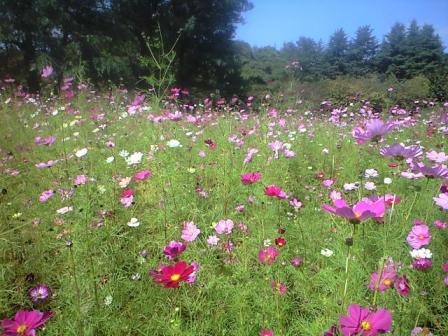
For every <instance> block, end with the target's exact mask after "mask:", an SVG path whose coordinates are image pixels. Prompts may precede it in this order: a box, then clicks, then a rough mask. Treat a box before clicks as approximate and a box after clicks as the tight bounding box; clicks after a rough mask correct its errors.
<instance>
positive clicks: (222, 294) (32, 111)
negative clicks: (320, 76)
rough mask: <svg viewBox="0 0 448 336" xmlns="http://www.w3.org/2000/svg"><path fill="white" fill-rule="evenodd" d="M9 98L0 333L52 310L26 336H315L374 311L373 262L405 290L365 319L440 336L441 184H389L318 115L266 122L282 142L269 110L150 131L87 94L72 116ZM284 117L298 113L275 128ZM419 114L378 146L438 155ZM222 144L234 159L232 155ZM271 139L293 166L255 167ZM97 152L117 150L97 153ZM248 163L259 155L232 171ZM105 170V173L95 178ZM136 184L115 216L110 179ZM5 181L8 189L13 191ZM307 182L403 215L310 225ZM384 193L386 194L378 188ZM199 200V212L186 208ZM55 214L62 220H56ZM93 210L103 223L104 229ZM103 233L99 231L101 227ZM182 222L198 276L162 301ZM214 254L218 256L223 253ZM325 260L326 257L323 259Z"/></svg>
mask: <svg viewBox="0 0 448 336" xmlns="http://www.w3.org/2000/svg"><path fill="white" fill-rule="evenodd" d="M6 98H7V97H2V100H3V103H2V104H1V105H0V139H1V140H0V141H1V146H0V149H1V151H0V156H1V158H2V160H1V166H0V168H1V171H3V173H2V174H1V175H0V185H1V187H2V188H3V190H5V192H4V194H2V195H1V196H0V221H1V227H0V251H1V253H0V261H1V264H2V267H1V268H0V316H1V317H2V318H6V317H10V316H13V315H14V313H15V312H16V311H17V310H19V309H31V308H32V307H35V308H38V309H40V310H50V309H51V310H53V311H54V312H55V317H54V318H53V319H51V320H50V321H49V322H48V323H47V324H46V325H45V328H44V330H41V331H39V332H38V334H39V335H95V336H98V335H151V336H154V335H163V336H165V335H192V336H193V335H198V336H199V335H204V336H205V335H216V336H218V335H232V336H238V335H257V334H258V332H259V331H260V330H261V329H272V330H274V332H275V334H276V335H312V336H314V335H321V334H322V332H323V331H324V330H327V329H328V328H329V327H330V326H331V325H332V324H334V323H336V322H337V321H338V318H339V316H340V315H343V314H345V313H346V311H347V306H348V304H350V303H358V304H360V305H361V306H364V307H367V306H369V305H371V304H372V303H373V300H374V293H373V292H372V291H371V290H369V288H368V286H367V284H368V282H369V280H370V274H371V273H373V272H376V271H378V270H379V269H381V265H382V262H383V260H384V258H385V257H392V258H393V259H394V261H395V262H396V263H401V264H402V270H401V271H400V274H406V275H407V277H408V278H409V282H410V286H411V294H410V295H409V297H406V298H405V297H401V296H399V295H398V294H397V292H396V291H395V290H394V289H390V290H388V291H386V292H381V293H378V295H377V297H376V302H375V303H376V305H377V306H378V307H383V308H387V309H389V310H390V311H391V312H392V314H393V332H392V333H391V334H392V335H399V336H402V335H409V334H410V331H411V330H412V329H413V328H414V327H415V326H426V327H429V328H431V330H432V332H433V333H434V335H439V336H442V335H446V334H448V317H447V315H446V310H447V308H448V294H447V293H448V290H447V288H446V287H445V286H444V284H443V277H444V274H443V272H442V269H441V265H442V264H443V262H444V261H446V259H447V258H448V251H447V250H446V246H447V243H448V235H447V231H446V230H445V231H443V230H437V229H436V228H435V227H433V226H432V222H433V221H434V220H436V219H441V220H445V221H446V220H447V214H446V212H444V213H443V212H441V211H440V210H439V208H437V207H436V206H435V205H434V202H433V200H432V197H433V196H435V195H436V192H437V190H438V187H439V185H440V182H441V181H440V180H437V179H434V180H428V181H426V180H425V179H424V180H407V179H403V178H400V177H399V174H398V173H399V171H400V169H399V168H393V169H391V168H389V167H388V166H387V162H388V160H387V159H385V158H383V157H381V156H380V155H379V153H378V148H379V147H378V145H376V144H371V145H370V144H366V145H363V146H360V145H357V144H356V142H355V140H354V139H353V138H352V136H351V134H350V132H351V129H352V128H353V125H354V124H355V123H354V122H352V121H349V122H348V124H347V125H346V126H341V125H338V126H335V125H333V124H331V123H329V122H327V121H326V119H327V118H326V117H325V118H324V117H321V116H320V115H319V112H318V110H314V112H313V113H312V114H311V115H305V113H304V112H305V111H303V110H301V109H300V106H299V107H297V106H276V107H277V108H278V109H279V111H280V114H281V117H284V118H285V119H286V126H285V127H281V126H280V125H279V123H278V118H277V119H276V118H269V117H268V116H267V113H266V109H267V108H262V109H261V111H260V112H259V113H254V114H252V115H249V117H248V118H247V120H242V119H241V118H240V116H239V114H238V113H235V112H230V111H229V110H230V108H228V111H224V110H223V109H221V110H220V112H217V111H214V112H213V113H205V112H204V113H202V121H200V122H197V123H195V124H193V123H188V122H186V121H185V120H182V121H177V122H175V121H163V122H161V123H153V122H151V121H149V120H148V119H147V116H148V114H149V113H156V112H155V111H156V110H157V108H156V107H155V106H151V105H147V111H142V112H141V113H139V114H137V115H135V116H130V117H129V116H128V117H124V115H123V113H124V112H125V111H126V104H127V103H128V100H127V99H128V97H126V96H122V95H118V94H117V96H116V97H115V100H114V101H113V102H111V100H109V99H107V98H104V97H101V96H100V95H93V94H87V93H80V94H78V95H77V97H75V99H74V100H73V101H72V102H71V103H67V102H66V101H64V100H62V99H61V98H57V97H52V98H42V100H38V101H36V102H35V103H29V102H28V103H27V102H25V101H24V100H23V99H21V98H13V99H12V100H11V101H10V102H9V103H5V101H6ZM70 107H71V108H73V109H74V111H75V113H70V112H69V110H70ZM288 107H293V108H298V111H296V112H295V113H294V114H293V115H290V116H289V115H286V116H284V115H283V111H286V108H288ZM92 109H95V112H96V113H105V119H103V120H100V121H95V120H92V118H91V115H92V113H93V112H92V111H93V110H92ZM148 109H149V110H148ZM353 109H354V108H353ZM56 112H57V113H56ZM432 112H437V108H434V109H433V110H427V111H424V113H422V116H421V117H417V124H416V126H414V127H400V129H399V131H395V132H393V133H391V134H389V135H387V137H386V141H385V142H384V143H385V144H386V143H387V144H391V143H394V142H406V143H415V142H416V141H420V143H421V145H422V146H423V147H424V148H425V150H430V149H437V150H438V151H441V150H443V148H444V146H446V135H445V138H444V135H443V134H442V133H435V134H434V136H433V137H432V138H429V137H426V135H425V130H426V126H425V123H424V121H425V120H429V119H430V118H435V117H434V116H432V115H431V113H432ZM102 125H105V127H104V126H102ZM300 125H302V126H300ZM299 126H300V127H299ZM299 129H302V130H303V129H305V130H306V131H304V132H300V131H299ZM250 130H253V133H252V134H250V133H251V132H249V131H250ZM233 134H236V135H237V136H238V138H240V139H242V140H243V141H244V145H242V146H241V147H238V146H236V145H235V144H233V143H230V142H229V141H228V139H229V137H230V136H231V135H233ZM48 135H54V136H56V138H57V139H56V142H55V143H54V144H53V145H51V146H36V145H35V144H34V138H35V137H36V136H48ZM170 139H177V140H179V142H180V143H181V144H182V147H179V148H170V147H168V146H167V145H166V143H167V141H168V140H170ZM206 139H212V140H213V141H214V142H215V143H216V145H217V148H216V150H211V149H210V148H208V147H207V146H206V145H205V144H204V141H205V140H206ZM274 139H279V140H280V141H282V142H288V143H290V144H291V146H292V147H291V149H292V150H294V151H295V153H296V156H295V157H293V158H285V157H283V156H282V155H280V158H279V159H268V158H269V157H270V156H272V152H271V150H270V149H269V147H268V146H267V144H268V143H269V142H271V141H273V140H274ZM108 140H111V141H113V142H114V143H115V148H108V147H107V146H106V145H105V143H106V141H108ZM81 148H87V149H88V153H87V155H85V156H84V157H82V158H77V157H76V156H74V153H75V152H76V151H77V150H79V149H81ZM249 148H256V149H258V150H259V152H258V154H256V155H255V156H254V159H253V162H251V163H249V164H247V165H244V164H243V160H244V157H245V154H246V151H247V150H248V149H249ZM324 148H326V149H328V154H325V153H323V149H324ZM122 150H126V151H128V152H129V153H133V152H142V153H144V158H143V160H142V162H141V163H140V164H138V165H136V166H128V165H127V164H126V162H125V160H124V159H123V158H122V157H120V155H119V152H120V151H122ZM201 150H203V151H205V153H206V156H205V157H203V158H202V157H200V156H199V155H198V154H199V151H201ZM110 156H113V157H114V158H115V160H114V161H113V162H112V163H107V162H106V159H107V158H108V157H110ZM54 159H66V160H65V161H64V160H63V161H61V162H59V163H57V164H56V165H55V166H53V167H51V168H47V169H37V168H36V167H35V164H36V163H39V162H47V161H48V160H54ZM368 168H374V169H376V170H377V171H378V173H379V178H377V179H375V180H374V181H375V183H376V185H377V190H376V191H375V192H369V191H367V190H365V189H363V188H362V185H363V183H364V182H365V179H364V177H363V173H364V171H365V170H366V169H368ZM143 169H149V170H151V172H152V174H153V176H152V177H151V178H149V179H148V180H146V181H144V182H140V183H135V182H131V184H130V186H132V187H133V188H134V189H135V199H134V201H135V204H133V205H132V206H131V207H129V208H125V207H123V206H122V205H121V204H120V202H119V200H120V192H121V191H122V189H121V188H120V186H119V183H118V182H119V178H124V177H130V176H132V175H133V174H134V173H135V172H137V171H140V170H143ZM13 170H17V171H18V172H19V173H20V174H19V175H17V176H11V173H12V172H13ZM249 171H260V172H261V173H262V174H263V177H262V179H261V181H260V182H258V183H256V184H254V185H250V186H245V185H243V184H242V183H241V182H240V175H241V174H243V173H246V172H249ZM319 172H323V173H324V175H325V177H326V178H334V179H335V180H336V183H335V185H334V186H333V187H332V189H335V190H339V191H342V190H343V184H344V183H348V182H355V181H359V182H361V188H360V189H359V190H357V191H355V192H350V193H346V194H344V197H346V198H347V199H348V200H349V201H350V203H352V202H356V201H357V200H358V199H359V198H360V197H364V196H368V195H371V194H374V193H375V194H379V195H383V194H385V193H390V194H395V195H397V196H399V197H400V198H401V200H402V201H401V203H400V204H397V205H396V206H395V207H394V210H393V212H392V213H390V210H389V212H388V213H387V214H386V216H385V223H384V224H378V223H376V222H373V221H371V220H369V221H366V222H364V223H362V224H359V225H356V226H353V225H351V224H348V223H347V222H346V221H344V220H342V219H340V218H337V217H334V216H332V215H330V214H328V213H326V212H324V211H322V210H321V205H322V204H324V203H328V202H329V199H328V190H327V189H325V188H323V187H322V186H321V180H320V179H318V178H316V174H317V173H319ZM81 174H84V175H87V176H88V177H89V181H88V182H87V183H86V184H85V185H80V186H78V187H76V188H75V187H74V184H73V180H74V178H75V177H76V176H77V175H81ZM12 175H14V173H12ZM385 177H390V178H392V180H393V183H392V184H390V185H386V184H384V183H382V181H383V178H385ZM269 184H277V185H279V186H281V187H282V188H283V189H284V190H285V191H286V192H287V193H288V195H290V196H291V197H292V196H294V197H296V198H298V199H300V200H301V201H302V202H303V204H304V206H303V208H301V209H299V210H298V211H295V210H294V209H293V208H292V207H291V206H290V205H289V204H288V202H287V201H286V200H277V199H272V198H269V197H267V196H265V195H264V192H263V189H264V188H263V186H266V185H269ZM198 185H199V186H201V187H202V188H203V189H204V190H205V191H207V192H208V194H209V196H208V197H206V198H204V197H201V196H200V195H198V193H197V192H196V191H195V188H196V187H197V186H198ZM70 188H73V190H74V194H73V196H72V197H71V198H68V199H65V200H64V199H63V198H62V197H61V196H60V195H59V194H58V193H56V195H55V196H54V197H53V198H51V199H50V200H49V201H48V202H46V203H40V202H39V195H40V194H41V193H42V192H43V191H44V190H48V189H52V190H57V189H70ZM250 195H254V196H255V197H256V201H255V202H254V203H249V202H248V201H247V199H248V197H249V196H250ZM240 204H244V205H245V211H244V212H242V213H239V212H237V211H235V207H236V206H237V205H240ZM65 206H72V207H73V211H71V212H68V213H67V214H64V215H60V214H57V213H56V210H57V209H60V208H62V207H65ZM101 210H108V211H111V212H112V215H111V216H110V217H106V218H104V219H103V218H101V216H99V215H98V211H101ZM132 217H136V218H138V219H139V221H140V223H141V225H140V226H139V227H137V228H132V227H128V226H127V225H126V223H127V222H129V220H130V219H131V218H132ZM227 218H230V219H232V220H233V221H234V222H235V224H237V223H244V224H246V225H247V226H248V229H249V230H248V234H244V233H242V232H240V231H238V230H236V229H235V230H234V232H233V233H232V234H231V236H230V239H231V240H232V242H233V244H234V250H233V251H232V252H231V253H229V252H226V251H224V250H223V249H222V248H220V247H218V248H211V247H209V246H208V245H207V242H206V240H207V237H208V236H209V235H213V234H216V233H215V231H214V229H213V223H216V222H218V221H219V220H221V219H227ZM415 218H421V219H423V220H424V221H425V222H427V223H428V225H429V226H430V229H431V233H432V242H431V244H430V245H429V248H430V249H431V251H432V252H433V267H432V268H431V269H430V270H428V271H419V270H413V269H411V268H410V267H409V265H410V263H411V261H412V259H411V257H410V255H409V251H410V247H409V246H408V245H407V244H406V236H407V234H408V233H409V231H410V228H411V226H412V221H413V220H414V219H415ZM100 220H101V221H102V222H104V225H103V226H101V227H98V225H96V224H97V223H98V221H100ZM184 221H193V222H195V223H196V224H197V225H198V227H199V228H200V230H201V234H200V236H199V237H198V239H197V240H196V241H194V242H192V243H189V244H188V247H187V249H186V251H185V252H184V254H183V255H182V256H181V259H182V260H186V261H188V262H189V261H193V260H194V261H196V262H198V263H199V265H200V270H199V272H198V277H197V280H196V283H195V284H193V285H188V284H182V286H181V287H180V288H179V289H165V288H163V287H161V286H158V285H156V284H154V282H153V280H152V279H151V277H150V276H149V275H148V271H149V270H151V269H155V268H157V266H158V265H159V264H161V263H167V260H166V258H165V257H164V256H163V253H162V251H163V247H164V246H165V245H166V244H167V243H168V242H169V241H171V240H177V241H180V240H181V238H180V236H181V231H182V223H183V222H184ZM278 228H284V229H285V230H286V231H285V233H284V234H283V235H282V236H284V237H285V238H286V240H287V244H286V246H285V247H283V248H281V250H280V255H279V257H278V259H277V260H276V262H275V263H274V264H273V265H270V266H269V265H263V264H261V263H260V262H259V261H258V259H257V254H258V251H259V250H260V249H261V247H262V246H263V242H264V241H265V240H266V239H270V240H271V241H272V243H273V242H274V239H275V238H277V237H278V236H280V235H279V234H278V233H277V229H278ZM348 237H353V246H352V247H351V248H350V255H349V257H348V272H346V261H347V253H348V249H349V247H348V246H347V245H346V243H345V241H346V238H348ZM220 238H221V243H222V242H223V241H225V240H226V237H223V236H221V237H220ZM324 248H328V249H331V250H332V251H333V252H334V255H333V256H331V257H325V256H323V255H322V254H321V250H322V249H324ZM143 250H146V251H147V254H148V255H147V257H146V258H144V257H142V256H141V252H142V251H143ZM294 256H300V257H301V258H303V260H304V264H303V265H302V266H300V267H297V268H295V267H293V266H292V265H291V264H290V260H291V259H292V258H293V257H294ZM272 280H276V281H279V282H283V283H285V284H286V285H287V287H288V291H287V293H286V294H285V295H279V294H277V293H276V292H275V291H274V290H273V289H272V288H271V281H272ZM37 283H45V284H47V285H48V286H50V288H51V289H52V291H53V296H52V297H51V299H50V300H48V301H47V302H44V303H38V304H35V305H34V306H33V304H32V302H31V301H30V300H29V298H28V295H27V290H28V289H29V288H30V287H32V286H33V285H35V284H37ZM346 283H347V290H346V295H345V297H344V287H345V285H346Z"/></svg>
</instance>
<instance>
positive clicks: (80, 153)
mask: <svg viewBox="0 0 448 336" xmlns="http://www.w3.org/2000/svg"><path fill="white" fill-rule="evenodd" d="M87 152H88V150H87V148H83V149H80V150H78V151H76V153H75V156H76V157H77V158H81V157H83V156H84V155H86V154H87Z"/></svg>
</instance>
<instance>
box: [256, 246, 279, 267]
mask: <svg viewBox="0 0 448 336" xmlns="http://www.w3.org/2000/svg"><path fill="white" fill-rule="evenodd" d="M277 256H278V250H277V249H276V248H275V247H273V246H267V247H263V248H262V249H261V250H260V252H258V261H260V262H261V263H262V264H267V265H271V264H272V263H273V262H274V261H275V259H276V258H277Z"/></svg>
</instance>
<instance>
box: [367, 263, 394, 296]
mask: <svg viewBox="0 0 448 336" xmlns="http://www.w3.org/2000/svg"><path fill="white" fill-rule="evenodd" d="M396 276H397V274H396V272H395V270H394V269H393V268H391V267H384V269H383V272H382V274H381V278H380V274H379V273H378V272H375V273H372V275H371V276H370V283H369V288H370V290H372V291H374V290H378V291H379V292H383V291H385V290H386V289H389V288H392V287H393V285H394V282H395V278H396Z"/></svg>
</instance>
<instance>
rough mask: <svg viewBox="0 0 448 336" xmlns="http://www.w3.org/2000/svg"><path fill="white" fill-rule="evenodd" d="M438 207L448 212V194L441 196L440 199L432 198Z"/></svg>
mask: <svg viewBox="0 0 448 336" xmlns="http://www.w3.org/2000/svg"><path fill="white" fill-rule="evenodd" d="M432 199H433V200H434V202H435V203H436V205H438V206H439V207H441V208H442V209H444V210H448V193H443V194H440V195H439V197H433V198H432Z"/></svg>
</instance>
